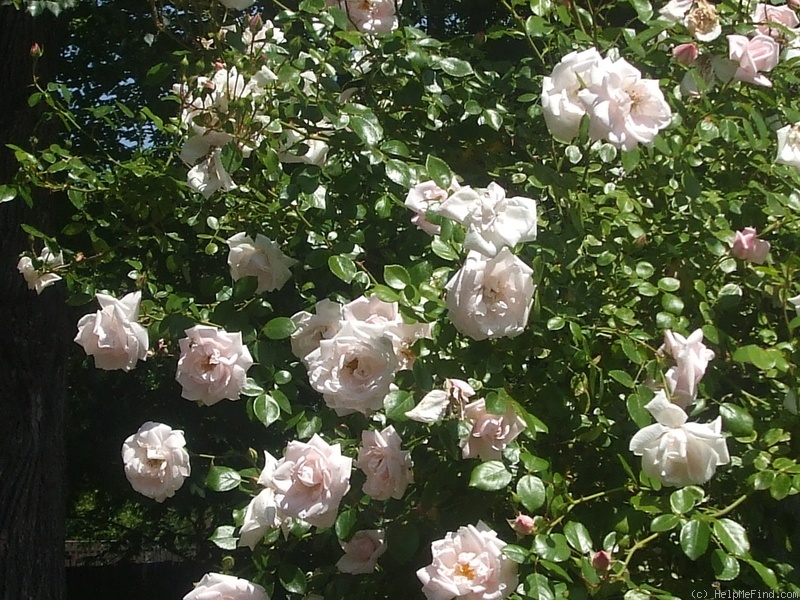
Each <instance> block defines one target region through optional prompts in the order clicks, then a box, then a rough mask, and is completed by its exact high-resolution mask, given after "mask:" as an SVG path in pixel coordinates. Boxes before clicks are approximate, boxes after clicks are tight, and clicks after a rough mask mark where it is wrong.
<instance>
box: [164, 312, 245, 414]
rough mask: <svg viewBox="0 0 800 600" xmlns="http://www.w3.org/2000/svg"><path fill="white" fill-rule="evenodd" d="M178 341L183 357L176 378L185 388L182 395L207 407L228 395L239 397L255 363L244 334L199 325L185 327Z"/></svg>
mask: <svg viewBox="0 0 800 600" xmlns="http://www.w3.org/2000/svg"><path fill="white" fill-rule="evenodd" d="M179 344H180V347H181V357H180V360H179V361H178V371H177V373H176V374H175V379H176V380H177V381H178V383H180V384H181V386H182V387H183V391H182V392H181V396H183V397H184V398H186V399H187V400H199V401H201V402H202V403H203V404H205V405H206V406H211V405H212V404H216V403H217V402H219V401H220V400H223V399H225V398H227V399H228V400H238V399H239V394H240V393H241V391H242V388H243V387H244V382H245V379H246V378H247V370H248V369H249V368H250V367H251V366H252V365H253V357H252V356H251V355H250V351H249V350H248V349H247V346H245V345H244V344H242V334H241V333H239V332H236V333H228V332H227V331H225V330H223V329H217V328H216V327H210V326H208V325H196V326H194V327H192V328H191V329H187V330H186V337H185V338H183V339H182V340H180V342H179Z"/></svg>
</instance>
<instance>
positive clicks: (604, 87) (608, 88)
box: [542, 48, 672, 150]
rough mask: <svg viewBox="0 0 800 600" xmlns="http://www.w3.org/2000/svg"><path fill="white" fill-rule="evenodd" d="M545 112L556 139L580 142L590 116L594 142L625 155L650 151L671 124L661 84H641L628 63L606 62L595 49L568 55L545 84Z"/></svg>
mask: <svg viewBox="0 0 800 600" xmlns="http://www.w3.org/2000/svg"><path fill="white" fill-rule="evenodd" d="M542 108H543V110H544V118H545V122H546V123H547V128H548V129H549V130H550V133H551V134H552V135H553V137H555V138H556V139H559V140H562V141H569V140H571V139H573V138H574V137H576V136H577V135H578V132H579V129H580V124H581V120H582V119H583V118H584V116H587V117H588V118H589V137H590V138H591V139H593V140H607V141H608V142H609V143H610V144H613V145H614V146H616V147H617V148H623V149H625V150H631V149H633V148H635V147H636V146H638V145H639V144H644V145H645V146H649V145H651V144H652V143H653V139H654V138H655V136H656V135H657V134H658V132H659V131H660V130H662V129H664V128H665V127H666V126H667V125H669V123H670V121H671V119H672V109H671V108H670V106H669V104H667V101H666V100H665V99H664V94H663V93H662V91H661V88H660V87H659V84H658V81H657V80H655V79H645V78H643V77H642V74H641V72H640V71H639V70H638V69H637V68H636V67H634V66H633V65H631V64H630V63H629V62H628V61H626V60H625V59H624V58H618V59H617V60H612V59H611V58H608V57H606V58H603V57H602V56H601V55H600V53H599V52H598V51H597V50H596V49H595V48H589V49H588V50H583V51H581V52H577V51H575V52H570V53H569V54H567V55H566V56H565V57H564V58H562V59H561V61H560V62H559V63H558V64H557V65H556V66H555V68H554V69H553V72H552V74H551V75H550V76H548V77H545V78H544V81H543V83H542Z"/></svg>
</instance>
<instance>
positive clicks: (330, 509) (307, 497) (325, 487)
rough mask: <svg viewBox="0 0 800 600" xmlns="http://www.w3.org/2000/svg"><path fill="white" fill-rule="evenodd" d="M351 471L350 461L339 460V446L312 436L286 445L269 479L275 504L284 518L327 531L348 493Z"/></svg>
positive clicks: (340, 456) (344, 457)
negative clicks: (299, 520) (306, 439)
mask: <svg viewBox="0 0 800 600" xmlns="http://www.w3.org/2000/svg"><path fill="white" fill-rule="evenodd" d="M352 468H353V459H352V458H348V457H346V456H342V447H341V446H340V445H339V444H333V445H331V444H328V443H327V442H325V441H324V440H323V439H322V438H321V437H319V436H318V435H316V434H315V435H314V437H312V438H311V439H310V440H309V441H308V443H304V442H298V441H292V442H289V444H288V445H287V446H286V452H285V453H284V457H283V458H282V459H281V460H279V461H278V463H277V464H276V465H275V469H274V471H273V473H272V477H271V482H270V485H271V487H272V489H274V490H275V502H276V504H277V506H278V508H279V509H280V511H282V514H283V515H285V516H290V517H296V518H298V519H302V520H303V521H306V522H307V523H310V524H311V525H315V526H317V527H330V526H331V525H333V523H334V521H336V514H337V512H338V510H339V503H340V502H341V501H342V497H343V496H344V495H345V494H346V493H347V491H348V490H349V489H350V471H351V470H352Z"/></svg>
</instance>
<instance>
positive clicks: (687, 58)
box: [672, 42, 700, 66]
mask: <svg viewBox="0 0 800 600" xmlns="http://www.w3.org/2000/svg"><path fill="white" fill-rule="evenodd" d="M699 55H700V51H699V50H698V49H697V44H695V43H694V42H691V43H688V44H678V45H677V46H675V47H674V48H673V49H672V56H674V57H675V60H677V61H678V62H679V63H681V64H682V65H687V66H688V65H691V64H692V63H694V61H696V60H697V57H698V56H699Z"/></svg>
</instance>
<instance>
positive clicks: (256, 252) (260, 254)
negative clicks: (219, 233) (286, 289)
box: [225, 232, 297, 294]
mask: <svg viewBox="0 0 800 600" xmlns="http://www.w3.org/2000/svg"><path fill="white" fill-rule="evenodd" d="M225 243H226V244H228V247H229V248H230V252H229V253H228V266H229V267H230V268H231V278H232V279H233V280H234V281H238V280H239V279H241V278H242V277H248V276H251V277H257V278H258V287H257V288H256V294H261V293H263V292H272V291H274V290H279V289H281V288H282V287H283V286H284V285H285V284H286V282H287V281H289V278H290V277H291V276H292V272H291V271H290V270H289V267H292V266H294V265H296V264H297V261H296V260H294V259H293V258H289V257H288V256H286V255H285V254H284V253H283V252H282V251H281V249H280V246H278V244H276V243H275V242H273V241H272V240H271V239H269V238H268V237H265V236H263V235H261V234H260V233H259V234H257V235H256V239H255V240H254V239H253V238H251V237H250V236H249V235H247V234H246V233H244V232H241V233H237V234H236V235H234V236H233V237H230V238H228V239H227V240H226V241H225Z"/></svg>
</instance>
